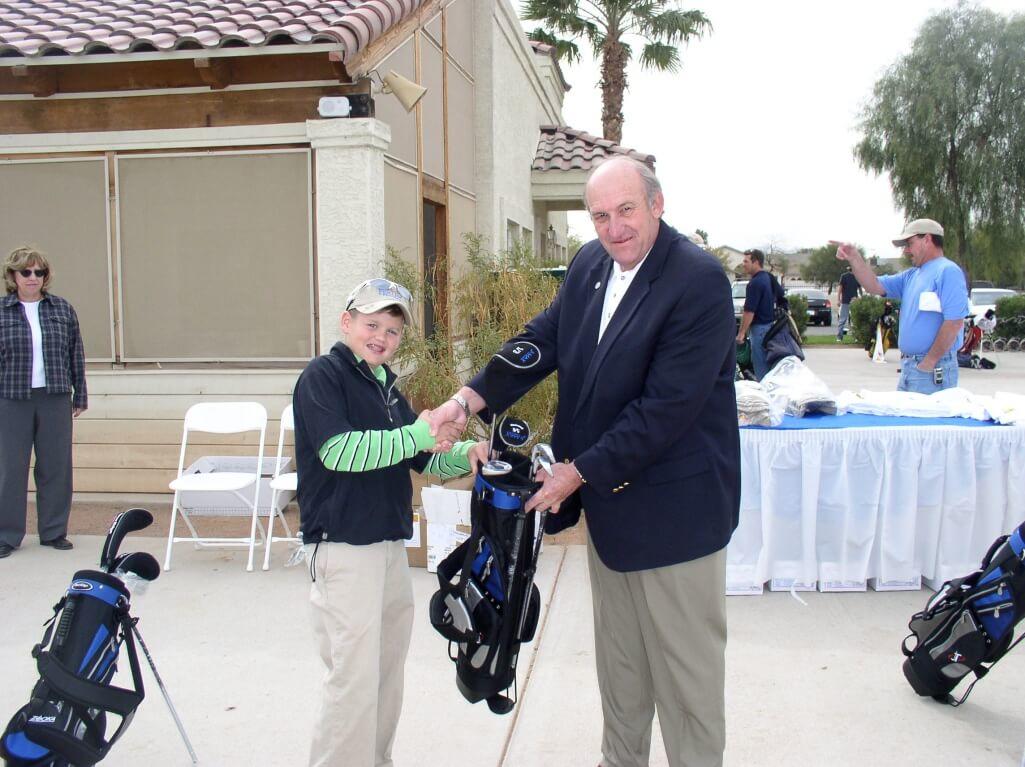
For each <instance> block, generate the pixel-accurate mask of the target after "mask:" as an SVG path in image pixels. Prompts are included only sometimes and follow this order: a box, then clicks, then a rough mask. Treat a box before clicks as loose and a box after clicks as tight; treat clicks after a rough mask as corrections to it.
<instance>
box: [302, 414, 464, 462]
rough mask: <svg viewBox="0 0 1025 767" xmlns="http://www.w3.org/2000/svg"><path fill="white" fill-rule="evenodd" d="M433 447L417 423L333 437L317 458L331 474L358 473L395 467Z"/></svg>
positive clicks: (423, 423) (425, 427)
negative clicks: (332, 472)
mask: <svg viewBox="0 0 1025 767" xmlns="http://www.w3.org/2000/svg"><path fill="white" fill-rule="evenodd" d="M432 447H434V437H432V436H431V433H430V427H429V426H428V425H427V422H426V421H419V420H418V421H415V422H414V423H411V424H409V425H408V426H402V427H401V428H398V429H368V430H367V431H347V432H343V433H342V434H336V435H335V436H333V437H330V438H329V439H327V441H325V442H324V444H323V445H321V448H320V452H319V453H318V455H319V456H320V462H321V463H323V464H324V466H326V467H327V468H328V469H330V470H331V471H348V472H361V471H373V470H374V469H383V468H384V467H386V466H394V465H395V464H397V463H401V462H402V461H405V460H406V459H408V458H412V457H413V456H414V455H416V454H417V453H419V452H420V451H422V450H430V449H431V448H432ZM453 452H454V451H453ZM464 473H465V472H464Z"/></svg>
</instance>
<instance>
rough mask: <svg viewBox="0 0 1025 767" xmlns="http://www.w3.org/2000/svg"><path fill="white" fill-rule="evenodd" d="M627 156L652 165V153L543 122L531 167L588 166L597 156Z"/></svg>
mask: <svg viewBox="0 0 1025 767" xmlns="http://www.w3.org/2000/svg"><path fill="white" fill-rule="evenodd" d="M617 156H626V157H632V158H634V159H635V160H640V161H641V162H643V163H646V164H647V165H650V166H652V167H654V166H655V155H652V154H643V153H641V152H637V151H635V150H633V149H628V148H627V147H624V146H619V145H618V144H613V143H612V142H611V141H607V140H606V139H603V138H598V137H597V136H592V135H591V134H590V133H585V132H584V131H580V130H574V129H573V128H568V127H566V126H564V125H542V126H541V138H540V140H539V141H538V142H537V152H536V153H535V154H534V164H533V165H532V166H531V169H532V170H590V169H591V168H593V167H594V165H595V164H596V163H597V162H598V161H599V160H604V159H605V158H607V157H617Z"/></svg>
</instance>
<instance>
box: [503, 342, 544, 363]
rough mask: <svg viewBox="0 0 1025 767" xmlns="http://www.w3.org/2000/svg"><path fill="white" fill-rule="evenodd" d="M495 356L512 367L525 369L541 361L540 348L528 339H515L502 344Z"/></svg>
mask: <svg viewBox="0 0 1025 767" xmlns="http://www.w3.org/2000/svg"><path fill="white" fill-rule="evenodd" d="M495 357H497V358H498V359H500V360H503V361H505V362H508V363H509V364H510V365H512V366H513V367H514V368H520V369H522V370H526V369H527V368H532V367H534V365H536V364H537V363H538V362H540V361H541V350H540V349H538V348H537V346H536V345H534V344H532V343H531V342H530V341H517V342H516V343H512V344H506V345H505V346H503V347H502V348H501V349H500V350H499V352H498V354H496V355H495Z"/></svg>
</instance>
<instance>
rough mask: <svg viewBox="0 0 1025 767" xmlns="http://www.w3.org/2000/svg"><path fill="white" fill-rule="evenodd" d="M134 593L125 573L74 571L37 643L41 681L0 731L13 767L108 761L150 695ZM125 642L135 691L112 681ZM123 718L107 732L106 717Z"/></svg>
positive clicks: (0, 748)
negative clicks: (132, 610) (137, 637)
mask: <svg viewBox="0 0 1025 767" xmlns="http://www.w3.org/2000/svg"><path fill="white" fill-rule="evenodd" d="M130 599H131V594H130V593H129V592H128V589H127V588H126V587H125V585H124V583H123V582H122V580H121V579H120V578H117V577H116V576H114V575H111V574H108V573H105V572H101V571H98V570H80V571H79V572H77V573H75V576H74V578H73V579H72V581H71V585H70V586H69V587H68V590H67V593H66V594H65V595H64V596H63V597H62V598H61V600H60V601H59V602H58V603H57V604H56V605H55V606H54V608H53V613H54V614H53V617H52V618H50V620H48V621H47V622H46V624H45V625H46V629H45V631H44V632H43V639H42V641H41V642H40V643H39V644H37V645H36V646H35V647H33V648H32V657H34V658H35V659H36V666H37V668H38V670H39V681H38V682H36V684H35V686H34V687H33V688H32V694H31V697H30V699H29V702H28V703H27V704H26V705H24V706H22V707H21V708H20V709H19V710H18V712H17V713H16V714H15V715H14V717H13V718H12V719H11V721H10V722H9V723H8V725H7V729H6V730H5V731H4V733H3V735H2V736H0V756H2V757H3V758H4V760H5V762H6V764H7V765H9V767H43V766H44V765H45V767H70V766H71V765H74V766H75V767H91V765H94V764H96V763H97V762H99V761H100V760H101V759H103V758H104V757H105V756H106V755H107V752H108V751H109V750H110V747H111V746H112V745H113V744H114V742H115V741H116V740H117V739H118V738H119V737H121V735H122V733H123V732H124V731H125V728H127V726H128V724H129V723H130V722H131V720H132V717H133V716H134V715H135V710H136V708H138V706H139V704H140V703H141V702H142V699H143V697H144V695H145V691H144V689H143V684H142V675H141V674H140V672H139V660H138V656H137V654H136V650H135V642H134V640H133V638H132V630H131V629H132V624H133V621H134V619H133V618H132V617H131V616H130V615H129V612H128V611H129V606H130V605H129V600H130ZM122 645H123V646H124V647H125V649H126V654H127V655H128V662H129V665H130V666H131V672H132V681H133V685H134V689H131V690H126V689H122V688H119V687H114V686H113V685H111V679H112V677H113V676H114V673H115V671H116V670H117V663H118V658H119V654H120V650H121V647H122ZM111 714H113V715H116V716H117V717H120V724H119V725H118V727H117V729H116V730H115V731H114V733H113V734H112V735H110V737H107V725H108V722H107V717H108V716H109V715H111Z"/></svg>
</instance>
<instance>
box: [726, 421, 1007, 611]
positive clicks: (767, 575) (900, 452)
mask: <svg viewBox="0 0 1025 767" xmlns="http://www.w3.org/2000/svg"><path fill="white" fill-rule="evenodd" d="M740 442H741V482H742V488H741V499H740V525H739V527H738V528H737V530H736V532H735V533H734V534H733V539H732V541H731V542H730V545H729V548H728V549H727V576H726V582H727V591H728V592H729V593H760V591H761V589H762V584H763V583H765V582H766V581H771V580H774V579H775V580H776V581H777V582H778V583H781V584H782V583H786V582H789V581H793V582H795V585H797V586H799V587H814V585H815V584H816V582H817V583H818V585H819V587H820V588H825V589H826V590H844V589H846V588H864V584H865V582H866V581H867V580H868V579H870V578H874V579H876V580H877V582H878V585H879V586H880V587H884V588H885V587H887V586H890V587H894V586H896V587H899V586H900V585H901V584H908V585H913V584H914V583H916V582H917V581H918V579H919V578H920V577H924V578H925V579H926V580H927V581H928V582H929V583H931V584H933V583H940V582H942V581H944V580H947V579H949V578H953V577H957V576H961V575H965V574H967V573H968V572H970V571H971V570H973V569H975V568H976V567H978V565H979V561H980V559H981V558H982V556H983V555H984V554H985V553H986V551H987V549H988V548H989V546H990V544H991V543H992V542H993V539H994V538H996V537H997V536H998V535H1001V534H1004V533H1007V532H1009V531H1010V530H1012V529H1013V528H1015V527H1016V526H1017V525H1019V524H1020V523H1021V521H1022V519H1023V518H1025V428H1022V427H1012V426H992V427H978V428H974V427H967V426H966V427H962V426H896V427H882V428H847V429H799V430H772V429H741V430H740Z"/></svg>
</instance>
